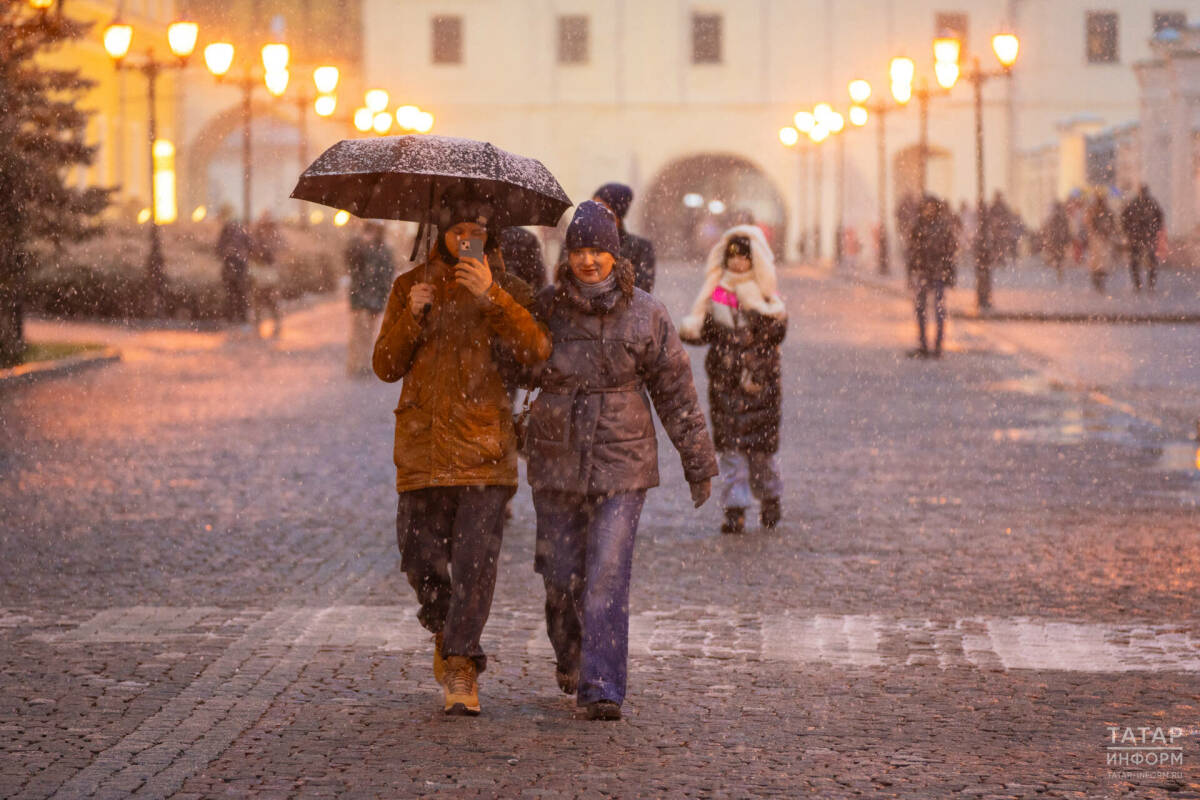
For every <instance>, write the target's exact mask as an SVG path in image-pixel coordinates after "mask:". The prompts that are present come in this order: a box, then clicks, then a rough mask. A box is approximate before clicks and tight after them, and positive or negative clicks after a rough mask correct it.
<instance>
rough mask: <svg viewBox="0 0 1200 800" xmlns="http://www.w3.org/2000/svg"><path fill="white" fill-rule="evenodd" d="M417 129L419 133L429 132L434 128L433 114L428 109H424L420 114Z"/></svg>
mask: <svg viewBox="0 0 1200 800" xmlns="http://www.w3.org/2000/svg"><path fill="white" fill-rule="evenodd" d="M416 130H417V133H429V132H430V131H431V130H433V114H431V113H429V112H428V111H422V112H421V113H420V114H418V115H417V124H416Z"/></svg>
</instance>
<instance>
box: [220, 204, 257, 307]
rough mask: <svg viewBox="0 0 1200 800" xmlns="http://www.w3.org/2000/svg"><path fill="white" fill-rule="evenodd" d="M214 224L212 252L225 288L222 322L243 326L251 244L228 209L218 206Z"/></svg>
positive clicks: (231, 211)
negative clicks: (217, 229)
mask: <svg viewBox="0 0 1200 800" xmlns="http://www.w3.org/2000/svg"><path fill="white" fill-rule="evenodd" d="M217 220H218V221H219V222H220V223H221V232H220V234H218V236H217V248H216V250H217V258H218V259H220V260H221V283H222V285H224V287H225V318H226V319H227V320H229V321H230V322H236V323H239V324H242V325H245V324H246V322H247V321H248V318H249V313H250V251H251V249H252V248H253V246H254V243H253V241H252V240H251V238H250V233H249V231H247V230H246V226H245V225H243V224H242V223H241V220H239V219H237V218H236V217H234V216H233V209H232V208H231V207H230V206H229V205H223V206H221V210H220V212H219V213H218V214H217Z"/></svg>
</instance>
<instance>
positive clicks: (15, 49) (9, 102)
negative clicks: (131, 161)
mask: <svg viewBox="0 0 1200 800" xmlns="http://www.w3.org/2000/svg"><path fill="white" fill-rule="evenodd" d="M88 27H89V26H86V25H81V24H79V23H77V22H75V21H73V20H70V19H68V18H66V17H64V16H62V15H61V13H55V12H36V11H31V10H30V9H29V7H28V5H27V4H26V3H17V2H3V3H0V367H3V366H11V365H12V364H15V363H18V362H19V361H20V359H21V356H22V353H23V351H24V349H25V344H24V321H23V313H22V311H23V310H22V306H23V301H24V296H25V287H26V286H27V283H28V277H29V267H30V248H29V245H30V244H31V243H32V242H34V241H37V240H42V241H46V242H48V243H50V244H51V245H54V246H56V247H57V246H59V245H61V244H62V243H63V242H67V241H73V240H79V239H82V238H85V237H87V236H89V235H92V234H94V233H96V232H98V231H99V220H98V218H97V215H99V214H100V213H101V212H102V211H103V210H104V209H105V208H106V207H107V206H108V203H109V195H110V193H111V190H110V189H100V188H86V189H81V188H77V187H72V186H68V185H67V174H68V171H69V170H70V169H72V168H74V167H79V166H88V165H90V164H91V163H92V160H93V159H94V158H95V154H96V148H95V147H92V146H89V145H88V144H87V142H86V126H87V119H88V116H89V112H87V111H84V110H83V109H81V108H80V107H79V105H78V104H79V101H80V100H81V99H82V97H83V95H84V94H86V93H87V91H88V90H89V89H90V88H91V87H92V86H93V85H94V82H93V81H90V80H88V79H86V78H84V77H83V76H82V75H81V74H80V73H79V71H78V70H61V69H49V68H47V67H45V66H44V65H42V64H39V63H38V57H39V56H41V55H43V54H45V53H46V52H48V51H51V50H53V49H55V48H58V47H61V46H63V45H65V44H69V43H70V42H71V41H73V40H75V39H78V38H79V37H80V36H82V35H83V34H84V33H85V32H86V30H87V28H88Z"/></svg>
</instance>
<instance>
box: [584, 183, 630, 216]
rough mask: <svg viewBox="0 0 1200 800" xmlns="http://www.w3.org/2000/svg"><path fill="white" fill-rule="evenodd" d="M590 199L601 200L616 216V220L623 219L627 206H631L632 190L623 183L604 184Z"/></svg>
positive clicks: (626, 212)
mask: <svg viewBox="0 0 1200 800" xmlns="http://www.w3.org/2000/svg"><path fill="white" fill-rule="evenodd" d="M592 197H594V198H596V199H597V200H603V201H604V204H605V205H607V206H608V207H609V208H611V209H612V212H613V213H614V214H616V215H617V219H625V215H626V214H628V213H629V206H630V205H632V204H633V189H630V188H629V187H628V186H626V185H625V184H623V183H606V184H604V185H603V186H601V187H600V188H599V189H597V190H596V191H595V192H593V193H592Z"/></svg>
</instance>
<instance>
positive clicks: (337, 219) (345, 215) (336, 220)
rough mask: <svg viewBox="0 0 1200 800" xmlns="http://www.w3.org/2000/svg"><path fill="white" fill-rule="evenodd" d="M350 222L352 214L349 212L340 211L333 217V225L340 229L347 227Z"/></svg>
mask: <svg viewBox="0 0 1200 800" xmlns="http://www.w3.org/2000/svg"><path fill="white" fill-rule="evenodd" d="M349 221H350V212H349V211H339V212H337V213H336V214H334V215H333V224H334V225H336V226H337V227H339V228H340V227H342V226H343V225H345V224H346V223H347V222H349Z"/></svg>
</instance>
